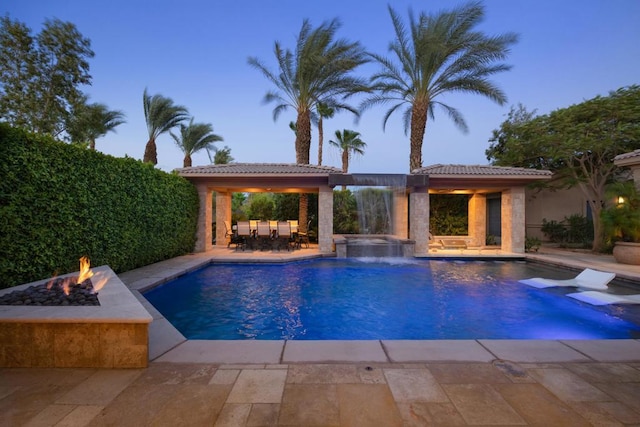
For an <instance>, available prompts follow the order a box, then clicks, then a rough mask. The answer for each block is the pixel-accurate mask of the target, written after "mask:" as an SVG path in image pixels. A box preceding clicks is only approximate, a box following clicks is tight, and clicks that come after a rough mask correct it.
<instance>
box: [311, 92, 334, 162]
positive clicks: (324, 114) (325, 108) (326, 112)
mask: <svg viewBox="0 0 640 427" xmlns="http://www.w3.org/2000/svg"><path fill="white" fill-rule="evenodd" d="M316 112H317V114H318V165H322V143H323V139H324V129H323V119H330V118H331V117H333V115H334V114H335V112H336V111H335V110H334V109H333V108H331V107H330V106H329V105H327V104H325V103H323V102H318V103H317V104H316Z"/></svg>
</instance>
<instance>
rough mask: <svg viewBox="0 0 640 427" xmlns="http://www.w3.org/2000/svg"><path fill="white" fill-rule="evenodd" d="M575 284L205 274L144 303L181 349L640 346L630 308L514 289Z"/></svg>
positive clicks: (376, 263) (312, 266) (373, 268)
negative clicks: (529, 343)
mask: <svg viewBox="0 0 640 427" xmlns="http://www.w3.org/2000/svg"><path fill="white" fill-rule="evenodd" d="M575 274H576V273H575V272H570V271H566V270H560V269H553V268H550V267H545V266H541V265H538V264H530V263H525V262H513V261H433V260H431V261H428V260H414V259H410V260H407V259H391V260H381V259H371V260H369V259H349V258H347V259H319V260H311V261H299V262H292V263H286V264H211V265H210V266H208V267H206V268H203V269H201V270H198V271H195V272H192V273H189V274H186V275H184V276H181V277H179V278H178V279H175V280H173V281H171V282H169V283H166V284H164V285H161V286H159V287H156V288H154V289H152V290H150V291H147V292H145V293H144V296H145V298H147V299H148V300H149V301H150V302H151V303H152V304H153V305H154V306H155V307H156V308H157V309H158V310H159V311H160V312H161V313H162V314H163V315H164V316H165V318H167V319H168V320H169V321H170V322H171V323H172V324H173V325H174V326H175V327H176V328H177V329H178V330H179V331H180V332H181V333H182V334H183V335H185V337H187V338H189V339H213V340H216V339H219V340H221V339H225V340H239V339H262V340H283V339H287V340H334V339H336V340H338V339H339V340H356V339H358V340H372V339H387V340H390V339H610V338H620V339H621V338H638V337H640V326H639V324H640V322H638V319H640V315H639V314H638V313H640V310H639V309H638V307H630V306H606V307H598V308H596V307H593V306H590V305H588V304H585V303H582V302H579V301H576V300H574V299H572V298H568V297H566V296H565V294H567V293H570V292H575V289H558V288H556V289H536V288H531V287H529V286H525V285H522V284H520V283H518V282H517V280H519V279H522V278H526V277H534V276H538V277H553V278H558V279H562V278H569V277H573V276H575ZM630 320H631V321H630Z"/></svg>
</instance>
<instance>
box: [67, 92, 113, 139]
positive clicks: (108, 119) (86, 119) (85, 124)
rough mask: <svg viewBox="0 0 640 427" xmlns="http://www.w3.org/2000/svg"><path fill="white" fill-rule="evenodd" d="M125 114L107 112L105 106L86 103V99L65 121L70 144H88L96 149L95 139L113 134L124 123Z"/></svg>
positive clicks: (107, 108) (107, 109)
mask: <svg viewBox="0 0 640 427" xmlns="http://www.w3.org/2000/svg"><path fill="white" fill-rule="evenodd" d="M124 118H125V114H124V113H123V112H122V111H118V110H109V107H107V106H106V105H105V104H100V103H92V104H87V103H86V97H85V98H84V99H83V101H82V102H80V103H79V104H78V105H76V106H75V107H74V108H73V111H72V114H71V116H70V117H69V119H68V120H67V125H66V131H67V134H68V135H69V139H70V140H71V143H74V144H88V145H89V148H90V149H92V150H95V149H96V139H98V138H101V137H103V136H105V135H106V134H107V133H108V132H115V131H116V130H115V129H116V127H118V126H120V125H121V124H123V123H125V120H124Z"/></svg>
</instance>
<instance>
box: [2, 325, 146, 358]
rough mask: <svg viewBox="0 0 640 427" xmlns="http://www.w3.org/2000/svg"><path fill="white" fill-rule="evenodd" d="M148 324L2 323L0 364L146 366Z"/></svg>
mask: <svg viewBox="0 0 640 427" xmlns="http://www.w3.org/2000/svg"><path fill="white" fill-rule="evenodd" d="M148 326H149V325H148V324H146V323H134V324H127V323H98V324H96V323H10V322H0V366H1V367H12V368H14V367H20V368H36V367H37V368H145V367H146V366H147V363H148V359H149V354H148V345H147V343H148V341H149V336H148Z"/></svg>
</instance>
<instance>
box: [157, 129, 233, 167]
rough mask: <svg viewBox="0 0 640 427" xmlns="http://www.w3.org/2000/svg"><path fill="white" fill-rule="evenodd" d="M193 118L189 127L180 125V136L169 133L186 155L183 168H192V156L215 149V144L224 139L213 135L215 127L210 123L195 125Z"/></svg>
mask: <svg viewBox="0 0 640 427" xmlns="http://www.w3.org/2000/svg"><path fill="white" fill-rule="evenodd" d="M193 120H194V119H193V117H192V118H191V120H190V121H189V124H188V125H186V126H185V125H184V124H182V123H180V135H176V134H174V133H173V132H169V134H170V135H171V137H172V138H173V140H174V141H175V142H176V145H177V146H178V148H180V150H182V152H183V153H184V160H183V165H182V166H183V167H185V168H189V167H191V156H192V155H193V154H194V153H197V152H198V151H201V150H207V151H208V150H213V149H215V147H214V145H213V143H215V142H218V141H222V137H221V136H219V135H216V134H215V133H213V126H211V124H209V123H193Z"/></svg>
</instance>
